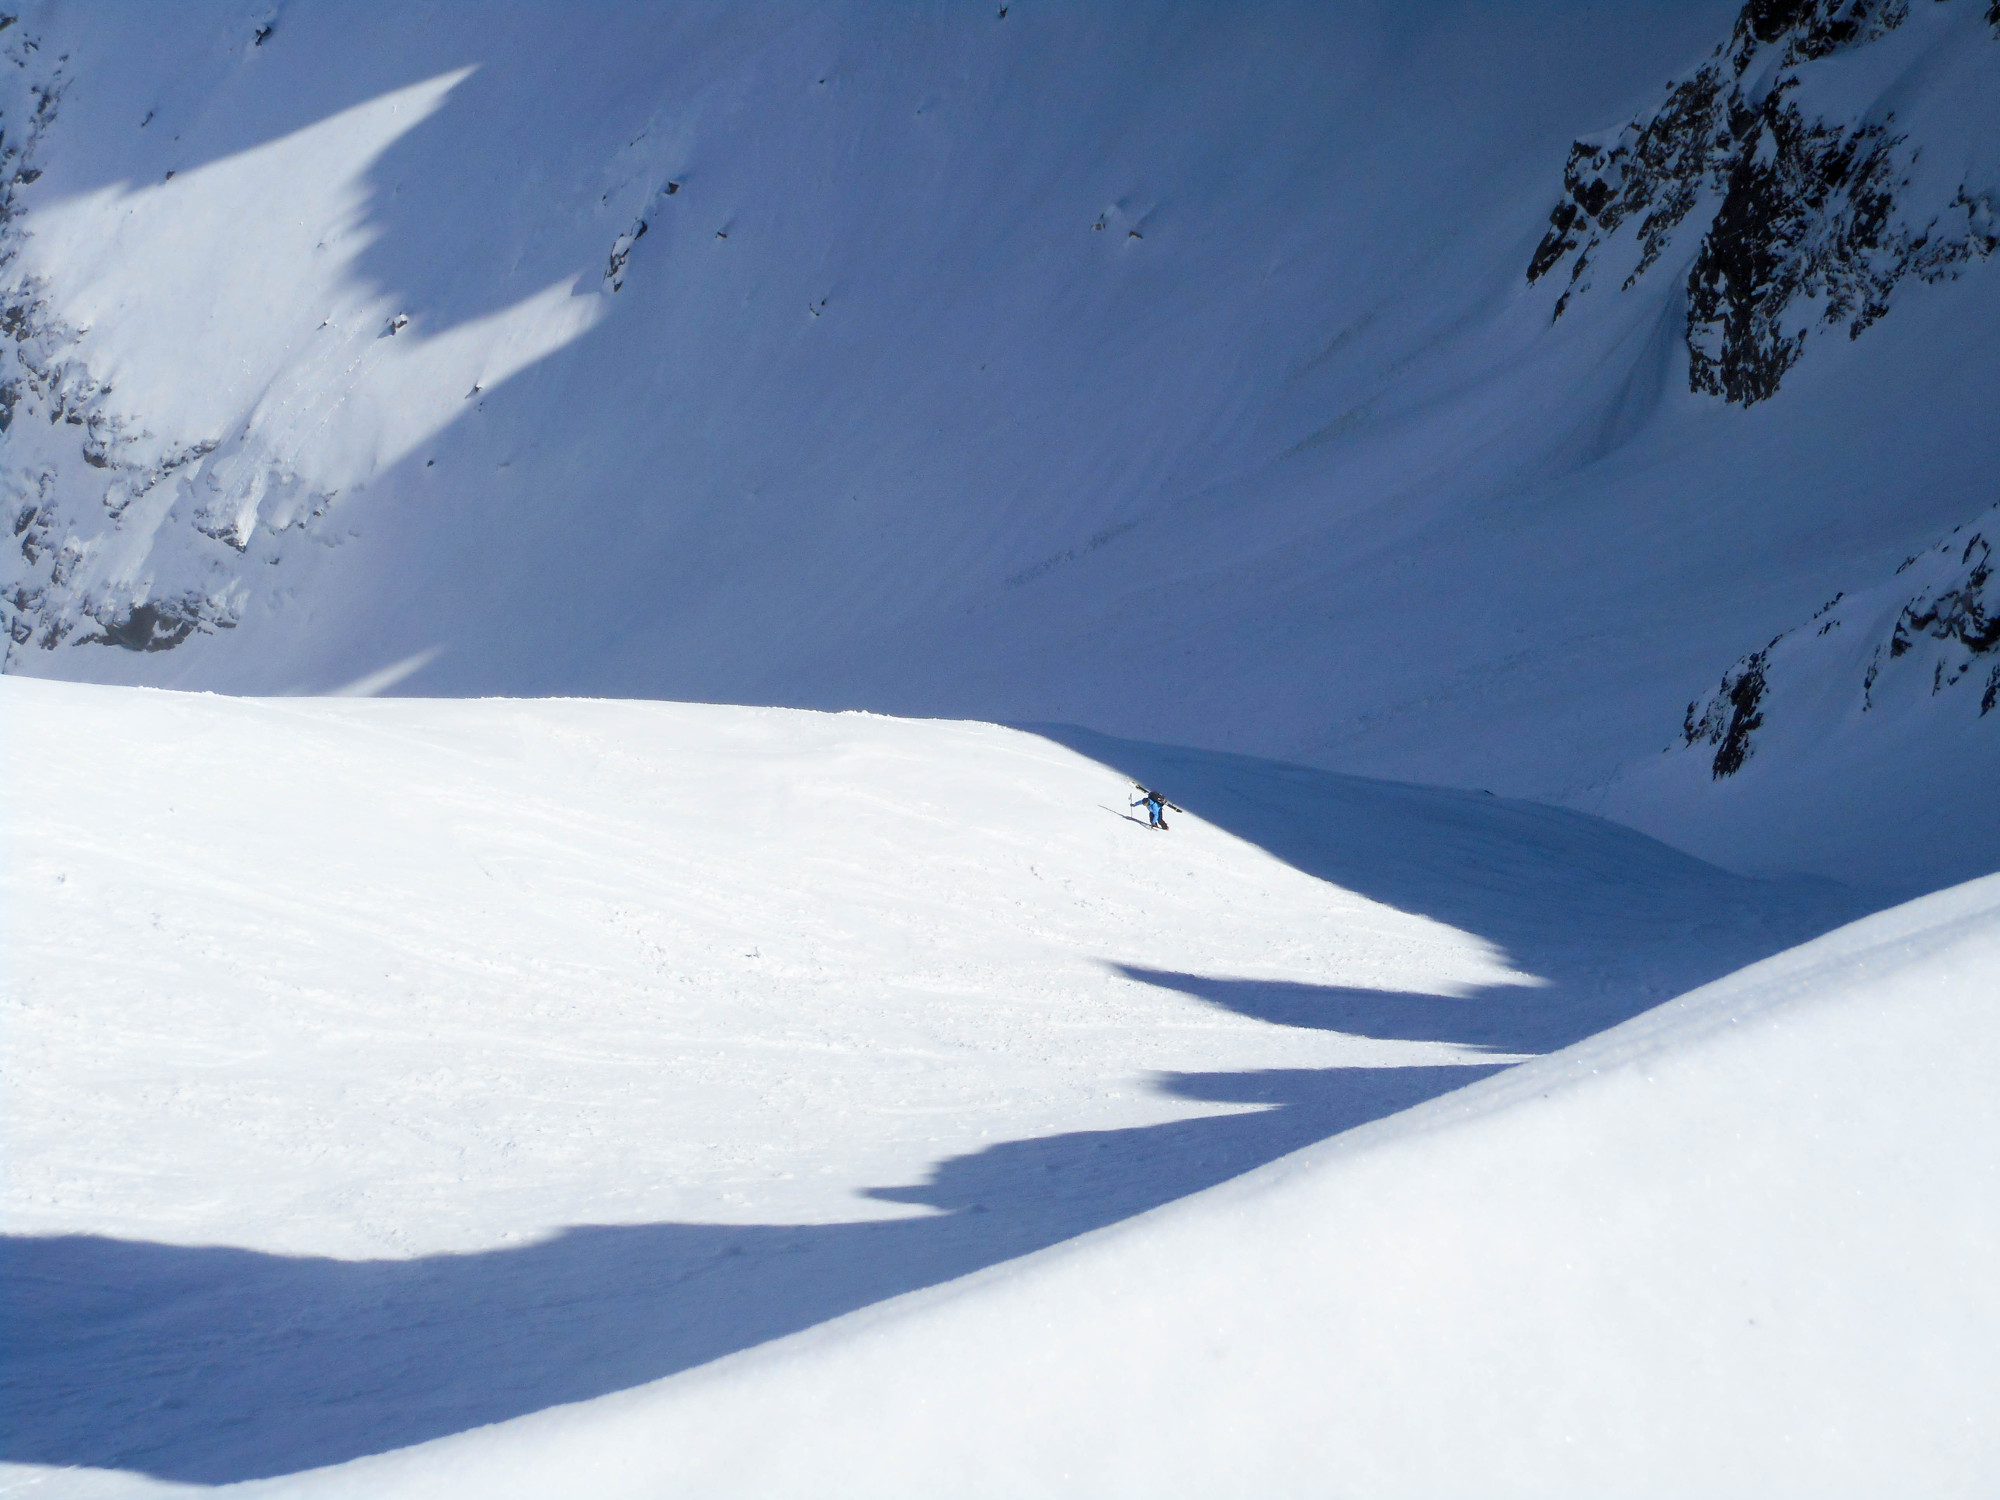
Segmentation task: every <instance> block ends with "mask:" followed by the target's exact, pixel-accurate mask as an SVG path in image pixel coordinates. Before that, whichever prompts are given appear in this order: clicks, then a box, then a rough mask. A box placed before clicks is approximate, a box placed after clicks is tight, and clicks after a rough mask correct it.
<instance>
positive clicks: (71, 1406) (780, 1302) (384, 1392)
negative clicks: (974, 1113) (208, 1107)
mask: <svg viewBox="0 0 2000 1500" xmlns="http://www.w3.org/2000/svg"><path fill="white" fill-rule="evenodd" d="M1494 1071H1496V1069H1495V1068H1493V1067H1488V1066H1483V1065H1479V1064H1470V1065H1464V1066H1442V1067H1415V1068H1326V1069H1310V1068H1301V1069H1272V1070H1264V1071H1260V1072H1248V1073H1219V1074H1175V1075H1167V1076H1166V1077H1164V1078H1162V1079H1160V1080H1158V1086H1159V1088H1160V1090H1161V1091H1162V1092H1163V1093H1165V1094H1168V1095H1169V1096H1172V1097H1177V1098H1184V1099H1193V1100H1202V1101H1206V1102H1212V1103H1228V1104H1239V1105H1262V1106H1264V1107H1263V1108H1257V1109H1249V1110H1245V1111H1242V1112H1237V1113H1229V1114H1217V1115H1209V1116H1204V1117H1198V1118H1195V1119H1189V1120H1179V1121H1174V1122H1171V1123H1168V1124H1163V1125H1150V1126H1141V1127H1136V1128H1130V1129H1123V1130H1100V1131H1080V1132H1071V1133H1068V1134H1063V1135H1056V1136H1049V1137H1045V1138H1041V1139H1030V1140H1017V1141H1007V1142H1002V1143H1000V1144H998V1145H994V1146H989V1147H986V1148H984V1149H982V1150H980V1151H977V1152H973V1153H970V1154H967V1155H963V1156H958V1157H953V1158H950V1159H948V1160H946V1161H943V1162H941V1163H939V1164H938V1166H937V1167H936V1168H935V1169H934V1170H933V1171H932V1173H931V1176H930V1178H929V1180H928V1181H926V1182H923V1183H918V1184H913V1185H908V1186H899V1187H882V1188H874V1189H869V1190H867V1191H866V1192H865V1193H864V1195H863V1196H864V1197H867V1198H871V1199H873V1200H876V1201H878V1202H889V1203H901V1204H910V1205H920V1206H924V1207H929V1208H932V1209H935V1210H937V1212H934V1213H931V1214H927V1215H924V1216H921V1217H908V1218H894V1219H877V1220H860V1221H854V1222H845V1223H835V1224H699V1223H659V1224H637V1225H579V1226H573V1227H571V1228H567V1229H564V1230H562V1231H560V1232H559V1233H557V1234H555V1235H553V1236H551V1237H549V1238H547V1239H544V1240H541V1241H538V1242H536V1243H533V1244H530V1245H526V1246H521V1247H510V1248H505V1249H497V1250H487V1251H479V1252H473V1253H470V1254H446V1255H431V1256H420V1257H417V1258H414V1259H410V1260H376V1261H345V1260H336V1259H333V1258H330V1257H321V1256H287V1255H275V1254H269V1253H265V1252H261V1251H256V1250H244V1249H237V1248H232V1247H226V1246H178V1245H165V1244H155V1243H149V1242H143V1241H128V1240H118V1239H112V1238H107V1237H103V1236H97V1235H61V1236H47V1237H37V1236H22V1235H13V1236H5V1237H0V1284H4V1286H5V1287H6V1288H7V1296H6V1303H5V1328H6V1339H5V1346H4V1352H0V1391H4V1393H5V1403H4V1409H5V1416H4V1418H0V1423H4V1425H3V1426H0V1455H4V1457H5V1459H6V1460H7V1461H9V1462H14V1463H29V1464H46V1465H83V1466H87V1467H91V1468H116V1469H126V1470H134V1471H137V1472H141V1473H145V1474H149V1475H152V1476H155V1477H157V1478H161V1479H167V1480H176V1481H182V1482H192V1483H197V1484H223V1483H230V1482H233V1481H239V1480H247V1479H256V1478H266V1477H272V1476H277V1475H283V1474H288V1473H295V1472H298V1471H300V1470H303V1469H308V1468H317V1467H321V1466H323V1465H327V1464H334V1463H341V1462H344V1461H346V1460H348V1459H352V1458H359V1457H363V1456H365V1455H368V1454H372V1453H380V1452H386V1451H388V1450H390V1449H392V1448H400V1447H406V1446H408V1445H410V1444H413V1443H420V1442H424V1441H427V1440H429V1439H432V1438H437V1437H443V1436H447V1435H449V1434H451V1433H455V1432H462V1431H465V1430H467V1429H469V1428H473V1427H478V1426H483V1425H486V1424H488V1423H492V1422H499V1421H505V1420H507V1419H509V1418H511V1417H516V1416H522V1415H525V1414H527V1413H529V1412H533V1411H539V1410H543V1409H545V1408H547V1407H550V1406H555V1405H560V1404H563V1403H566V1402H573V1401H584V1400H589V1399H590V1398H592V1397H595V1396H601V1395H606V1394H609V1393H610V1392H613V1391H617V1390H624V1389H629V1388H631V1387H633V1386H637V1385H642V1384H645V1383H647V1382H648V1381H652V1380H658V1379H662V1378H664V1377H666V1376H668V1375H672V1374H676V1373H678V1372H680V1371H682V1370H686V1369H690V1368H692V1367H694V1366H696V1365H699V1364H704V1363H706V1362H708V1361H710V1360H714V1359H719V1358H721V1357H722V1356H724V1355H726V1354H731V1353H734V1352H736V1351H738V1350H742V1349H747V1348H749V1347H751V1346H753V1345H755V1344H759V1343H763V1342H765V1341H767V1340H770V1339H774V1338H781V1337H783V1336H784V1335H786V1334H790V1333H795V1332H798V1331H800V1330H801V1329H804V1328H808V1327H811V1326H813V1325H815V1324H818V1323H822V1322H825V1321H827V1320H828V1319H830V1318H835V1317H839V1316H841V1315H843V1314H845V1313H849V1312H853V1311H856V1310H858V1309H860V1308H863V1307H866V1306H869V1305H872V1304H874V1303H877V1302H881V1301H883V1300H886V1299H888V1298H891V1297H896V1296H900V1295H902V1294H904V1293H907V1292H912V1291H917V1290H920V1289H922V1288H924V1287H928V1286H934V1285H937V1284H938V1283H940V1282H944V1281H948V1280H950V1279H952V1278H954V1277H958V1276H963V1275H966V1274H969V1273H971V1272H973V1271H978V1270H982V1269H985V1268H986V1267H989V1266H993V1265H997V1264H999V1263H1001V1262H1004V1261H1007V1260H1010V1259H1014V1258H1016V1257H1018V1256H1021V1255H1026V1254H1029V1253H1031V1252H1033V1251H1035V1250H1039V1249H1043V1248H1046V1247H1047V1246H1049V1245H1053V1244H1056V1243H1059V1242H1061V1241H1063V1240H1067V1239H1071V1238H1074V1237H1075V1236H1077V1235H1079V1234H1084V1233H1087V1232H1089V1231H1091V1230H1094V1229H1100V1228H1103V1227H1105V1226H1107V1225H1110V1224H1114V1223H1117V1222H1119V1221H1120V1220H1122V1219H1126V1218H1129V1217H1131V1216H1132V1215H1134V1214H1138V1213H1143V1212H1145V1211H1146V1210H1147V1209H1150V1208H1154V1207H1158V1206H1159V1205H1161V1204H1163V1203H1167V1202H1170V1201H1172V1200H1174V1199H1176V1198H1180V1197H1183V1196H1185V1195H1187V1194H1188V1193H1192V1192H1198V1191H1200V1190H1201V1189H1202V1188H1205V1187H1210V1186H1213V1185H1214V1184H1216V1183H1219V1182H1223V1181H1226V1180H1228V1179H1229V1178H1232V1177H1235V1176H1238V1175H1240V1174H1241V1173H1243V1172H1246V1171H1249V1170H1251V1169H1252V1168H1254V1167H1257V1166H1260V1165H1262V1164H1263V1163H1265V1162H1267V1161H1271V1160H1274V1159H1275V1158H1277V1157H1279V1156H1283V1155H1285V1154H1286V1153H1288V1152H1291V1151H1294V1150H1297V1149H1299V1148H1300V1147H1302V1146H1306V1145H1310V1144H1311V1143H1313V1142H1314V1141H1318V1140H1322V1139H1325V1138H1326V1137H1328V1136H1331V1135H1335V1134H1339V1133H1340V1132H1342V1131H1345V1130H1350V1129H1353V1128H1355V1127H1356V1126H1359V1125H1363V1124H1366V1123H1368V1122H1369V1121H1371V1120H1375V1119H1380V1118H1382V1117H1384V1116H1386V1115H1390V1114H1394V1113H1396V1112H1398V1111H1400V1110H1404V1109H1408V1108H1410V1107H1412V1106H1414V1105H1417V1104H1420V1103H1423V1102H1424V1101H1425V1100H1427V1099H1431V1098H1435V1097H1437V1096H1438V1095H1440V1094H1444V1093H1448V1092H1450V1091H1452V1090H1454V1089H1457V1088H1459V1087H1461V1086H1463V1085H1465V1084H1467V1083H1470V1082H1472V1081H1474V1080H1476V1079H1478V1078H1481V1077H1484V1076H1486V1075H1487V1074H1489V1073H1491V1072H1494ZM274 1396H276V1397H277V1399H276V1400H274V1399H273V1397H274Z"/></svg>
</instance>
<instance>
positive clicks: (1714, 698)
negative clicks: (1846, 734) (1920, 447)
mask: <svg viewBox="0 0 2000 1500" xmlns="http://www.w3.org/2000/svg"><path fill="white" fill-rule="evenodd" d="M1996 521H2000V506H1996V507H1995V509H1994V512H1992V513H1989V514H1988V516H1987V517H1986V518H1985V519H1983V520H1981V521H1978V522H1973V523H1969V524H1967V525H1965V526H1961V527H1959V528H1958V529H1957V530H1955V531H1953V532H1951V533H1950V534H1949V535H1946V536H1943V537H1940V538H1939V539H1938V540H1937V541H1936V542H1935V543H1934V544H1932V545H1931V546H1930V547H1927V548H1926V549H1925V550H1924V551H1922V552H1920V553H1918V554H1917V555H1916V556H1914V557H1911V558H1909V559H1907V560H1906V561H1905V562H1904V563H1903V565H1902V566H1901V567H1899V568H1898V569H1897V570H1896V573H1895V576H1894V578H1892V579H1891V580H1890V581H1889V582H1888V583H1887V584H1884V585H1880V586H1877V587H1875V588H1873V589H1870V590H1868V591H1867V592H1865V593H1862V594H1857V595H1852V596H1850V595H1847V594H1836V595H1835V596H1834V597H1833V598H1832V599H1831V600H1829V601H1828V602H1827V603H1826V604H1825V605H1823V606H1822V607H1821V608H1820V610H1819V612H1818V613H1817V614H1815V615H1814V616H1813V617H1812V619H1810V620H1808V621H1807V622H1806V623H1805V624H1803V625H1801V626H1798V627H1797V628H1796V629H1793V630H1788V631H1785V632H1784V633H1783V634H1781V635H1779V636H1777V637H1775V638H1774V639H1773V640H1772V641H1771V642H1770V644H1769V645H1767V646H1765V647H1764V648H1763V649H1762V650H1760V651H1753V652H1751V653H1750V654H1749V655H1747V656H1745V657H1743V658H1741V659H1740V660H1739V661H1737V662H1736V663H1735V664H1734V665H1733V666H1731V667H1730V668H1729V670H1728V671H1726V672H1724V673H1723V674H1722V681H1721V683H1720V684H1719V685H1718V686H1717V687H1716V689H1715V690H1714V691H1713V692H1711V693H1710V694H1709V695H1708V696H1707V697H1706V698H1703V699H1697V700H1696V701H1695V702H1693V703H1690V704H1689V705H1688V706H1687V713H1686V715H1685V717H1684V718H1683V720H1682V723H1681V737H1680V742H1679V745H1678V746H1677V747H1675V748H1678V749H1684V750H1695V751H1698V752H1699V753H1701V754H1704V755H1711V757H1712V758H1711V760H1710V765H1709V769H1710V773H1711V775H1712V776H1713V777H1714V778H1715V779H1716V780H1718V781H1720V780H1722V779H1723V778H1725V777H1728V776H1733V775H1735V774H1736V773H1737V772H1738V771H1740V770H1741V769H1742V768H1743V765H1744V763H1745V762H1746V761H1747V760H1749V759H1750V757H1751V756H1752V755H1753V754H1755V753H1756V751H1757V748H1758V743H1759V742H1758V734H1759V732H1760V731H1761V730H1763V729H1764V728H1765V727H1766V724H1767V721H1768V722H1770V723H1771V724H1772V725H1773V727H1776V725H1777V723H1779V722H1783V721H1786V720H1787V718H1788V713H1789V710H1788V709H1787V706H1786V700H1787V699H1788V698H1789V699H1790V700H1791V702H1792V703H1794V704H1796V703H1797V702H1798V701H1800V699H1801V697H1802V696H1803V695H1802V693H1800V691H1799V690H1800V689H1802V688H1803V687H1804V686H1805V685H1807V684H1820V683H1823V682H1825V681H1827V680H1829V679H1830V680H1833V681H1834V682H1835V683H1836V684H1837V683H1838V679H1839V677H1840V675H1841V674H1843V673H1847V672H1852V673H1853V675H1852V677H1850V678H1849V682H1850V687H1849V688H1848V689H1847V690H1846V692H1845V693H1844V694H1843V693H1841V692H1839V691H1836V693H1835V695H1834V701H1835V703H1836V705H1838V704H1839V703H1841V702H1842V701H1844V702H1845V704H1846V706H1847V707H1848V708H1849V709H1852V710H1856V711H1858V713H1860V714H1862V715H1870V714H1877V713H1880V712H1882V711H1883V709H1884V705H1885V702H1886V701H1887V700H1888V698H1889V697H1890V695H1891V694H1892V693H1894V694H1895V695H1896V696H1898V697H1902V698H1905V699H1907V698H1917V699H1922V698H1925V697H1929V698H1940V697H1946V696H1957V695H1958V694H1959V693H1960V690H1961V689H1962V690H1963V693H1964V696H1965V697H1966V698H1967V701H1968V708H1967V710H1966V712H1968V713H1970V712H1973V708H1972V706H1971V705H1972V704H1973V703H1974V702H1976V716H1977V717H1980V718H1984V717H1986V716H1987V715H1989V714H1992V713H1993V711H1994V709H1995V708H1996V707H2000V581H1996V579H2000V575H1997V574H1996V572H1995V568H1994V559H1993V540H1994V537H1996V536H2000V530H1996ZM1864 661H1865V663H1866V665H1865V666H1862V665H1861V664H1862V663H1863V662H1864ZM1857 669H1858V670H1857ZM1975 692H1976V695H1977V696H1976V699H1974V698H1973V694H1974V693H1975ZM1996 723H2000V719H1996Z"/></svg>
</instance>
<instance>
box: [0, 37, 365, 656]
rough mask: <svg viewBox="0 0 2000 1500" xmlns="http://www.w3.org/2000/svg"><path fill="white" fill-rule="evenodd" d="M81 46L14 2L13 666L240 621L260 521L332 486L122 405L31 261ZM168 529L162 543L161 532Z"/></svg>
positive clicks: (8, 488)
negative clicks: (27, 228)
mask: <svg viewBox="0 0 2000 1500" xmlns="http://www.w3.org/2000/svg"><path fill="white" fill-rule="evenodd" d="M65 63H66V59H65V58H62V57H50V56H49V55H48V54H47V52H46V51H45V50H44V49H43V47H42V46H41V44H40V42H39V41H38V40H37V39H36V38H35V37H34V36H33V35H31V34H29V33H28V32H27V30H26V29H25V28H24V27H22V26H21V25H20V24H19V23H18V21H16V20H14V19H13V18H12V17H10V16H6V15H0V434H4V435H5V437H4V442H5V454H6V463H5V464H4V466H0V520H4V522H5V524H6V525H7V527H8V528H9V531H10V532H11V536H12V540H13V543H14V545H13V547H12V548H11V549H9V550H6V551H4V552H0V669H4V667H5V666H10V665H12V664H13V663H14V662H15V661H16V660H18V658H19V655H20V653H21V652H23V651H27V650H34V649H43V650H54V649H55V648H57V647H58V646H62V645H64V644H65V643H67V644H72V645H89V644H97V645H104V646H111V647H118V648H122V649H125V650H131V651H162V650H166V649H168V648H170V647H173V646H177V645H179V644H181V643H182V642H184V641H186V640H188V639H189V638H190V637H192V636H194V635H195V634H197V633H201V634H210V633H213V632H215V631H218V630H226V629H229V628H231V627H233V626H234V625H235V624H236V623H237V620H238V618H239V616H240V613H241V610H242V607H243V602H244V600H245V598H246V596H247V593H248V586H247V584H246V583H245V582H244V581H243V575H242V570H241V569H240V568H239V567H238V566H237V563H238V561H239V559H240V557H241V554H242V553H243V552H244V551H245V549H246V548H247V546H248V543H249V540H250V536H251V532H252V529H253V527H255V526H257V525H263V526H265V527H267V528H269V529H272V530H283V529H287V528H291V527H295V526H296V527H300V528H302V529H305V530H308V531H310V530H312V529H313V528H314V526H315V525H316V523H317V522H318V521H319V520H320V519H321V518H322V517H323V516H324V515H325V512H326V509H327V505H328V503H329V502H330V500H331V498H332V497H331V496H329V495H323V494H317V493H312V492H309V491H308V489H307V488H306V487H305V486H302V485H301V484H299V482H298V481H297V480H296V479H295V478H294V477H293V476H291V475H289V474H287V473H284V472H280V471H274V470H272V469H271V466H270V465H269V464H268V462H263V461H260V460H258V458H257V456H256V455H255V454H252V453H250V452H248V451H246V449H245V444H244V442H243V441H242V439H241V437H240V436H239V438H238V439H236V440H234V441H219V440H217V439H214V438H200V439H194V440H189V439H186V438H175V437H169V436H162V435H159V434H155V433H152V432H150V431H146V430H144V429H142V428H139V427H137V426H135V425H133V424H132V423H131V422H130V421H129V420H127V419H124V418H121V417H119V416H117V415H116V414H115V413H114V412H113V410H112V408H111V405H110V402H109V398H110V397H111V395H112V389H111V387H110V385H109V384H107V383H106V382H105V381H104V380H102V379H100V378H99V377H98V376H97V375H96V374H94V373H93V371H92V370H91V368H90V366H89V363H88V361H86V360H85V359H84V358H83V357H82V354H81V353H80V344H81V338H82V335H81V332H80V331H79V330H78V329H76V328H74V327H71V326H70V325H69V324H68V323H66V322H65V321H64V320H63V319H62V318H61V317H60V316H59V315H58V314H57V313H56V311H55V310H54V308H53V307H52V305H51V302H50V299H49V296H48V291H47V288H46V287H45V286H44V285H43V283H42V282H40V281H39V280H38V279H37V278H36V277H34V276H33V275H30V274H28V273H27V272H26V271H25V270H24V269H23V266H22V256H21V247H22V244H23V239H22V236H23V233H24V226H23V223H22V220H23V218H24V206H23V203H22V201H21V198H22V190H23V189H24V188H27V187H29V186H30V185H32V184H33V183H34V182H35V181H36V180H38V179H39V178H40V176H41V169H40V166H39V162H38V156H39V151H40V149H41V147H42V144H43V140H44V137H45V136H46V135H47V133H48V132H49V130H50V129H51V127H53V126H54V125H55V123H56V121H57V118H58V116H59V114H60V112H61V104H62V97H63V91H64V87H65V83H66V79H65V72H64V69H65ZM163 542H164V543H166V544H164V545H163V544H162V543H163Z"/></svg>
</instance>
